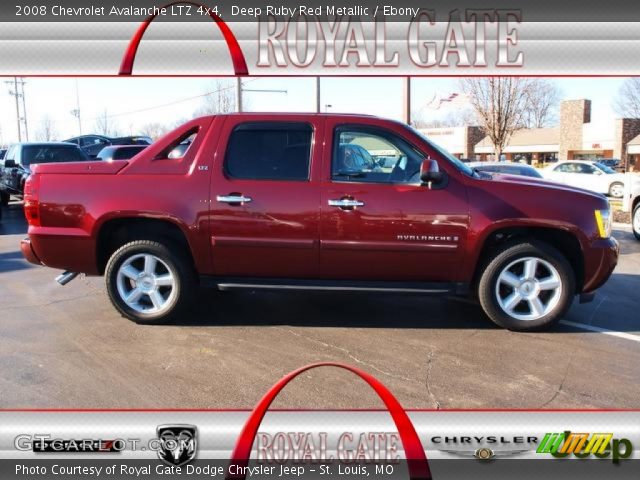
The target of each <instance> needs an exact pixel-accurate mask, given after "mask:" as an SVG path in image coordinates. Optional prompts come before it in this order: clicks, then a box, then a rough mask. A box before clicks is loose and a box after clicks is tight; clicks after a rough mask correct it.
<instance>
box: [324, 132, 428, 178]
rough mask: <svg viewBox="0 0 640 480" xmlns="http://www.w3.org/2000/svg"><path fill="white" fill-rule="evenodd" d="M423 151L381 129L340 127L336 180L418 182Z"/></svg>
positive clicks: (336, 144) (334, 168) (335, 153)
mask: <svg viewBox="0 0 640 480" xmlns="http://www.w3.org/2000/svg"><path fill="white" fill-rule="evenodd" d="M422 160H424V155H422V154H421V153H420V152H418V151H417V150H415V149H414V148H413V147H412V146H411V145H409V144H408V143H407V142H405V141H404V140H403V139H401V138H399V137H397V136H395V135H393V134H392V133H390V132H385V131H382V130H378V129H369V128H366V127H339V128H338V129H336V133H335V136H334V149H333V162H332V171H331V176H332V178H333V179H334V180H339V181H353V182H373V183H419V182H420V165H421V163H422Z"/></svg>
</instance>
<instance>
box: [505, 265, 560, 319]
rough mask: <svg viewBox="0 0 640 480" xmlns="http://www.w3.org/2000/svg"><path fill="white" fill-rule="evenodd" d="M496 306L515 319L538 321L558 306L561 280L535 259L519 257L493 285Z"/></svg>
mask: <svg viewBox="0 0 640 480" xmlns="http://www.w3.org/2000/svg"><path fill="white" fill-rule="evenodd" d="M495 293H496V298H497V300H498V305H500V308H502V310H504V312H505V313H506V314H507V315H509V316H510V317H512V318H514V319H516V320H538V319H539V318H542V317H544V316H545V315H547V314H548V313H549V312H551V311H553V309H554V308H555V307H556V306H557V305H558V302H559V300H560V296H561V295H562V280H561V278H560V274H559V273H558V270H556V268H555V267H554V266H553V265H551V264H550V263H549V262H547V261H546V260H543V259H541V258H537V257H524V258H519V259H518V260H515V261H513V262H511V263H510V264H509V265H507V266H506V267H505V268H504V269H503V270H502V271H501V272H500V275H499V276H498V281H497V282H496V290H495Z"/></svg>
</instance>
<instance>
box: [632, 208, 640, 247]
mask: <svg viewBox="0 0 640 480" xmlns="http://www.w3.org/2000/svg"><path fill="white" fill-rule="evenodd" d="M631 230H633V234H634V235H635V236H636V240H640V203H638V205H636V208H634V209H633V213H632V214H631Z"/></svg>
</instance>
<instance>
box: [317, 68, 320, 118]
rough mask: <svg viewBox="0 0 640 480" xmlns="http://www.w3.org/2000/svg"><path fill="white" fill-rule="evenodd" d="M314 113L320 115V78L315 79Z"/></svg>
mask: <svg viewBox="0 0 640 480" xmlns="http://www.w3.org/2000/svg"><path fill="white" fill-rule="evenodd" d="M316 113H320V77H319V76H318V77H316Z"/></svg>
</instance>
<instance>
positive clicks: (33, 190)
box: [24, 175, 40, 227]
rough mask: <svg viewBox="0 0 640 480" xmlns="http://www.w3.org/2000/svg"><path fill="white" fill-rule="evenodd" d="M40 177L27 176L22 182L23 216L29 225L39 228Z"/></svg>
mask: <svg viewBox="0 0 640 480" xmlns="http://www.w3.org/2000/svg"><path fill="white" fill-rule="evenodd" d="M39 190H40V175H29V177H28V178H27V180H26V181H25V182H24V216H25V217H26V218H27V222H28V223H29V225H32V226H34V227H39V226H40V201H39V198H40V191H39Z"/></svg>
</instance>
